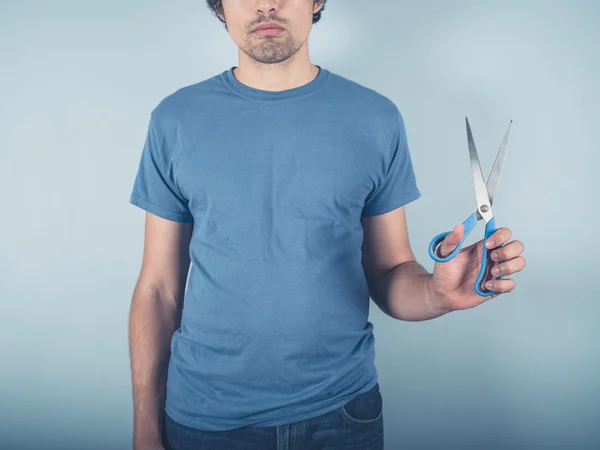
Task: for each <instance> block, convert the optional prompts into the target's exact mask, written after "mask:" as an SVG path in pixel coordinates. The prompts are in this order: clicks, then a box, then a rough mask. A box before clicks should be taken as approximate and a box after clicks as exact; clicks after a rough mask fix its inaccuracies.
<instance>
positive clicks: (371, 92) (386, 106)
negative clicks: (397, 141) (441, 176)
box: [330, 72, 404, 136]
mask: <svg viewBox="0 0 600 450" xmlns="http://www.w3.org/2000/svg"><path fill="white" fill-rule="evenodd" d="M330 81H331V87H332V92H333V93H334V95H335V97H336V98H338V99H340V101H341V102H342V105H341V106H342V107H343V109H344V110H345V111H348V112H350V113H351V114H352V115H353V116H355V117H358V118H360V120H361V121H362V122H363V123H365V124H366V125H368V126H369V127H373V128H374V129H376V130H378V131H379V132H380V133H381V134H380V135H381V136H392V135H393V134H394V133H396V132H398V131H402V130H403V129H404V119H403V116H402V113H401V111H400V108H399V107H398V105H397V104H396V103H395V102H394V101H393V100H392V99H391V98H390V97H388V96H387V95H384V94H382V93H381V92H379V91H377V90H375V89H373V88H371V87H368V86H365V85H363V84H360V83H358V82H356V81H353V80H351V79H349V78H347V77H344V76H342V75H339V74H336V73H333V72H331V80H330Z"/></svg>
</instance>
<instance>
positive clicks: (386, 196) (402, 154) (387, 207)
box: [362, 108, 421, 217]
mask: <svg viewBox="0 0 600 450" xmlns="http://www.w3.org/2000/svg"><path fill="white" fill-rule="evenodd" d="M396 113H397V119H396V123H395V129H394V133H393V135H392V140H391V142H390V147H389V150H390V152H391V155H390V159H389V164H388V166H387V171H386V173H385V174H384V176H383V178H382V181H381V183H380V184H379V186H376V187H375V188H374V190H373V191H372V192H371V193H369V195H368V196H367V198H366V200H365V204H364V207H363V211H362V217H365V216H377V215H380V214H385V213H387V212H390V211H392V210H394V209H397V208H400V207H402V206H404V205H406V204H408V203H410V202H412V201H414V200H416V199H418V198H419V197H420V196H421V193H420V191H419V188H418V187H417V182H416V177H415V172H414V169H413V165H412V159H411V156H410V151H409V148H408V139H407V137H406V129H405V127H404V120H403V118H402V115H401V114H400V112H399V111H398V110H397V108H396Z"/></svg>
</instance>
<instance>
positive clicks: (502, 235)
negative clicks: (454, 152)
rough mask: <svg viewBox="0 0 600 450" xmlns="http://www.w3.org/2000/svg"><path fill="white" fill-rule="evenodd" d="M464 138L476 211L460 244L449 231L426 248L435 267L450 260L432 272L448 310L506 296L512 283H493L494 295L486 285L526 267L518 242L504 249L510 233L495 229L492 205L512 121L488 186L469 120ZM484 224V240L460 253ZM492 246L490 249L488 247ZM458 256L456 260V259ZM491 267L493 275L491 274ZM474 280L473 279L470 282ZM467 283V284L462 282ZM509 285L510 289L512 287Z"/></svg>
mask: <svg viewBox="0 0 600 450" xmlns="http://www.w3.org/2000/svg"><path fill="white" fill-rule="evenodd" d="M466 125H467V138H468V144H469V157H470V161H471V173H472V176H473V182H474V184H475V197H476V199H477V210H476V211H475V212H474V213H473V214H471V215H470V216H469V217H468V218H467V219H466V220H465V221H464V222H463V223H462V225H463V226H464V233H463V235H462V238H461V239H460V242H456V241H457V240H458V238H459V237H460V236H459V234H457V233H456V232H455V231H456V228H455V229H454V230H453V231H448V232H444V233H440V234H438V235H437V236H436V237H434V238H433V239H432V240H431V242H430V244H429V256H430V257H431V258H432V259H433V260H435V261H436V262H438V263H446V262H448V261H450V260H452V259H455V258H456V260H455V261H453V265H451V266H447V265H445V264H441V265H440V264H436V268H435V269H434V274H433V275H434V276H433V278H434V284H435V285H436V286H435V287H436V291H437V292H440V293H441V294H442V295H445V296H449V297H450V298H451V299H453V300H452V302H453V305H452V306H451V307H450V309H465V308H468V307H472V306H475V305H476V304H478V303H481V297H490V298H491V297H494V296H497V295H499V293H501V292H508V291H510V290H512V288H514V281H512V280H510V281H509V280H506V281H501V282H499V281H497V280H494V281H493V283H495V284H496V285H497V286H499V287H502V289H499V290H497V291H493V290H491V289H488V288H487V287H486V283H487V282H490V280H491V279H492V278H493V275H497V274H499V273H502V275H501V276H499V277H498V280H504V275H509V274H511V273H514V272H518V271H520V270H522V269H523V267H525V259H524V258H523V257H522V256H520V255H521V253H522V252H523V244H522V243H521V242H519V241H513V242H511V243H509V244H508V245H506V246H505V243H506V241H508V239H510V237H511V234H512V233H511V231H510V230H509V229H508V228H497V226H496V220H495V217H494V213H493V211H492V205H493V203H494V198H495V194H496V189H497V187H498V183H499V181H500V174H501V172H502V167H503V166H504V161H505V159H506V153H507V145H508V138H509V135H510V129H511V125H512V121H511V122H510V123H509V125H508V129H507V131H506V133H505V135H504V139H503V141H502V145H501V146H500V150H499V151H498V154H497V156H496V160H495V162H494V165H493V167H492V170H491V171H490V175H489V177H488V181H487V183H484V181H483V173H482V171H481V165H480V163H479V156H478V154H477V149H476V148H475V142H474V140H473V135H472V133H471V127H470V125H469V120H468V119H466ZM482 219H483V220H484V221H485V223H486V226H485V232H484V238H483V240H481V241H479V242H477V243H476V244H473V245H471V246H470V247H468V248H466V249H463V250H462V251H461V247H462V244H463V242H464V240H465V238H466V237H467V236H468V235H469V233H470V232H471V231H472V230H473V228H474V227H475V225H476V224H477V222H478V221H479V220H482ZM491 241H493V242H494V244H493V246H492V247H491V248H488V246H487V244H488V243H491ZM453 246H455V248H454V249H453V251H451V252H450V253H449V254H448V255H446V256H443V255H442V254H440V250H441V249H442V248H443V247H446V249H447V251H450V249H451V248H452V247H453ZM492 252H493V253H495V254H497V255H498V258H499V259H498V261H502V263H501V264H500V263H498V264H496V266H493V263H492V258H491V256H490V255H491V254H492ZM457 256H458V258H457ZM474 264H479V271H478V273H477V275H476V277H474V276H470V275H469V274H470V273H472V269H473V265H474ZM492 267H493V268H494V271H492V270H491V269H492ZM473 278H474V279H473ZM465 280H466V281H465ZM465 283H469V286H470V290H468V289H465ZM511 285H512V287H511ZM473 288H474V292H475V293H476V294H477V295H476V296H475V297H477V296H479V300H477V299H476V298H475V297H473V296H471V295H470V293H472V292H473Z"/></svg>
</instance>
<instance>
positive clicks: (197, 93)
mask: <svg viewBox="0 0 600 450" xmlns="http://www.w3.org/2000/svg"><path fill="white" fill-rule="evenodd" d="M221 80H222V78H221V74H217V75H214V76H212V77H210V78H207V79H205V80H201V81H199V82H197V83H193V84H190V85H187V86H183V87H181V88H179V89H177V90H175V91H173V92H171V93H170V94H168V95H166V96H165V97H163V98H162V99H161V100H160V101H159V102H158V104H157V105H156V106H155V107H154V109H153V110H152V112H151V118H152V120H153V121H154V123H155V124H156V125H157V126H158V125H160V126H161V127H167V128H168V127H169V126H173V125H175V124H176V123H177V122H179V121H180V120H181V119H182V118H183V117H184V116H185V115H186V114H187V113H188V112H189V111H190V110H197V109H198V108H199V107H202V106H206V105H208V104H210V98H211V97H212V96H214V94H215V93H216V92H217V91H218V90H219V89H218V88H219V87H220V86H221V85H222V81H221Z"/></svg>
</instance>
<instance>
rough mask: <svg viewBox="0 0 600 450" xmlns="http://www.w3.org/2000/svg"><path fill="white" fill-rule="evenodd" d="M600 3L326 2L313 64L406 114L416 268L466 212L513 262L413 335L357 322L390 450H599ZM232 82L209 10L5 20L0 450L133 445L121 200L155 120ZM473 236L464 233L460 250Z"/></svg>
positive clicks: (128, 262) (138, 230) (126, 223)
mask: <svg viewBox="0 0 600 450" xmlns="http://www.w3.org/2000/svg"><path fill="white" fill-rule="evenodd" d="M599 5H600V3H598V2H596V1H581V0H580V1H568V2H567V1H560V2H559V1H543V2H542V1H541V0H540V1H526V2H523V1H504V2H491V1H484V2H481V1H480V2H477V1H453V2H446V1H442V0H439V1H422V2H416V1H414V2H404V1H396V0H387V1H383V0H380V1H374V2H364V1H359V0H330V1H329V4H328V5H327V8H326V10H325V11H324V13H323V18H322V21H321V22H320V23H319V24H317V25H316V26H315V27H314V29H313V32H312V34H311V38H310V40H311V47H310V51H311V57H312V61H313V62H314V63H317V64H320V65H323V66H324V67H326V68H328V69H329V70H331V71H333V72H336V73H339V74H340V75H343V76H346V77H348V78H350V79H353V80H355V81H357V82H359V83H361V84H364V85H366V86H368V87H371V88H373V89H375V90H377V91H379V92H381V93H382V94H384V95H387V96H389V97H390V98H391V99H392V100H393V101H394V102H396V104H397V105H398V106H399V108H400V109H401V111H402V112H403V115H404V118H405V122H406V127H407V132H408V138H409V143H410V145H411V151H412V157H413V163H414V166H415V171H416V174H417V180H418V183H419V187H420V189H421V192H422V194H423V196H422V197H421V198H420V199H419V200H418V201H417V202H415V203H413V204H411V205H410V206H409V207H408V208H407V211H408V221H409V230H410V238H411V243H412V246H413V249H414V251H415V254H416V257H417V260H418V261H419V262H420V263H421V264H423V265H424V266H425V267H426V268H427V269H428V270H431V269H432V268H433V262H432V261H431V260H430V259H429V257H428V255H427V245H428V243H429V240H430V239H431V238H432V237H433V236H434V235H435V234H437V233H439V232H441V231H446V230H449V229H450V228H451V227H452V226H454V225H456V224H457V223H459V222H462V220H464V219H465V218H466V217H467V216H468V215H469V214H470V213H471V212H473V211H474V209H475V203H474V191H473V185H472V181H471V177H470V168H469V164H468V153H467V145H466V133H465V125H464V118H465V116H468V117H469V119H470V121H471V125H472V127H473V133H474V136H475V140H476V142H477V144H478V149H479V152H480V157H481V164H482V167H483V170H484V174H485V176H486V177H487V173H488V170H489V168H490V167H491V164H492V163H493V158H494V157H495V154H496V151H497V149H498V146H499V144H500V141H501V139H502V136H503V134H504V131H505V129H506V126H507V124H508V121H509V120H510V119H513V120H514V123H513V133H512V137H511V143H510V149H509V154H508V158H507V161H506V166H505V170H504V173H503V176H502V180H501V182H500V188H499V192H498V196H497V198H496V201H495V204H494V212H495V215H496V217H497V221H498V225H499V226H508V227H510V228H511V229H512V230H513V233H514V236H513V237H514V239H520V240H522V241H523V242H524V243H525V245H526V250H525V253H524V256H525V257H526V258H527V262H528V265H527V268H526V270H525V271H524V272H523V273H520V274H517V275H516V276H515V280H516V282H517V287H516V290H515V292H513V293H511V294H508V295H505V296H500V297H499V298H497V299H494V300H491V301H489V302H488V303H486V304H484V305H482V306H480V307H478V308H475V309H472V310H468V311H463V312H455V313H452V314H449V315H447V316H444V317H442V318H439V319H436V320H432V321H427V322H417V323H409V322H400V321H395V320H393V319H391V318H389V317H388V316H385V315H384V314H383V313H382V312H381V311H379V310H378V309H377V307H376V306H375V305H374V304H371V311H372V312H371V321H372V322H373V323H374V325H375V336H376V346H377V347H376V348H377V360H376V363H377V368H378V371H379V374H380V385H381V391H382V395H383V397H384V422H385V433H386V434H385V436H386V438H385V439H386V448H387V449H439V448H457V449H459V448H460V449H467V448H477V449H551V448H552V449H584V448H585V449H592V448H600V426H599V425H600V406H599V405H600V381H599V380H600V363H599V357H600V333H599V331H598V316H599V315H600V304H599V300H600V288H599V284H598V255H599V253H600V245H599V243H598V236H597V230H598V225H597V224H598V220H599V214H598V211H597V208H598V205H599V203H600V202H599V200H598V197H599V194H600V190H599V189H598V187H597V179H598V167H599V164H600V157H599V156H598V155H599V154H600V153H599V151H598V145H597V142H598V139H599V124H600V113H599V108H598V105H599V103H600V89H599V82H598V79H599V76H600V51H599V50H598V45H599V43H600V28H598V23H600V6H599ZM236 63H237V48H236V47H235V44H234V43H233V41H232V40H231V39H230V37H229V35H228V34H227V32H226V31H225V29H224V28H223V27H222V25H221V24H220V22H218V20H217V19H216V18H215V17H213V16H211V15H210V13H209V11H208V10H207V9H206V7H205V2H204V1H203V0H193V1H192V0H172V1H168V2H167V1H162V2H159V1H148V0H146V1H140V0H130V1H128V2H117V1H115V0H110V1H105V2H83V1H66V0H55V1H51V2H41V1H21V2H18V3H17V2H11V4H10V5H9V3H8V2H2V6H1V9H0V64H1V66H0V67H1V70H0V99H1V100H0V151H1V159H0V199H1V202H2V220H1V221H0V229H1V233H0V246H1V251H0V267H1V270H0V283H1V286H2V287H1V302H0V352H1V356H2V359H1V360H2V363H1V367H0V377H1V379H0V405H1V407H0V448H3V449H5V448H6V449H34V448H35V449H42V448H43V449H58V448H60V449H104V450H112V449H126V448H131V433H132V402H131V385H130V373H129V356H128V341H127V322H128V312H129V303H130V300H131V295H132V293H133V288H134V285H135V281H136V277H137V275H138V272H139V269H140V264H141V256H142V243H143V221H144V213H143V211H141V210H139V209H137V208H135V207H133V206H131V205H130V204H129V203H128V198H129V194H130V190H131V187H132V183H133V178H134V176H135V171H136V169H137V164H138V163H139V157H140V152H141V147H142V144H143V139H144V133H145V129H146V126H147V120H148V117H149V113H150V111H151V109H152V108H153V107H154V106H155V105H156V104H157V102H158V101H159V100H160V99H161V98H163V97H164V96H165V95H167V94H169V93H171V92H173V91H174V90H176V89H178V88H179V87H182V86H184V85H187V84H192V83H195V82H197V81H200V80H202V79H205V78H208V77H210V76H212V75H214V74H216V73H219V72H221V71H222V70H225V69H226V68H229V67H230V66H232V65H235V64H236ZM482 235H483V225H482V224H479V225H478V226H477V228H476V229H475V230H474V232H473V233H472V235H471V236H470V237H469V238H468V240H467V242H466V243H467V244H470V243H473V242H475V240H478V239H480V238H481V236H482Z"/></svg>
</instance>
